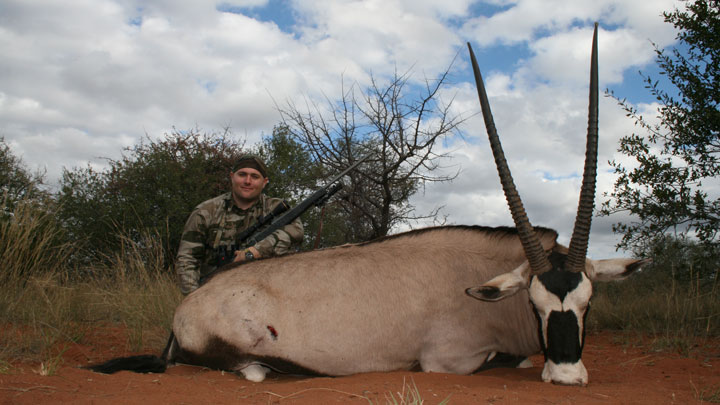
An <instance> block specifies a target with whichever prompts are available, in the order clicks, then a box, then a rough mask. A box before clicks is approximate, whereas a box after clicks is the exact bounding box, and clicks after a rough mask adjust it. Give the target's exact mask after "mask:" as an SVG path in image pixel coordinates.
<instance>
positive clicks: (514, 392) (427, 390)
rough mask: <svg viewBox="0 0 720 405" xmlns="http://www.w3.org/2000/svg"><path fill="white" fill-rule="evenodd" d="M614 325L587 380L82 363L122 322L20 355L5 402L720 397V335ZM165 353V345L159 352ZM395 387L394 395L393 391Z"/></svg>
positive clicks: (667, 400)
mask: <svg viewBox="0 0 720 405" xmlns="http://www.w3.org/2000/svg"><path fill="white" fill-rule="evenodd" d="M616 340H619V339H616V338H614V335H613V334H611V333H602V334H596V335H590V336H588V337H587V342H586V346H585V351H584V353H583V361H584V362H585V366H586V367H587V369H588V373H589V375H590V383H589V385H588V386H587V387H565V386H557V385H553V384H548V383H543V382H542V381H541V379H540V374H541V372H542V362H543V359H542V356H540V355H537V356H533V357H532V358H531V360H532V361H533V364H534V367H532V368H528V369H493V370H488V371H484V372H481V373H478V374H475V375H470V376H462V375H452V374H437V373H422V372H392V373H367V374H358V375H353V376H348V377H336V378H300V377H291V376H279V375H276V374H270V375H269V376H268V379H266V380H265V381H264V382H262V383H251V382H249V381H246V380H245V379H243V378H242V377H238V376H236V375H234V374H232V373H224V372H220V371H213V370H207V369H204V368H201V367H193V366H185V365H179V366H175V367H172V368H170V369H169V370H168V371H167V372H166V373H164V374H147V375H144V374H134V373H130V372H120V373H117V374H114V375H103V374H97V373H93V372H91V371H87V370H84V369H80V368H78V366H82V365H87V364H88V363H92V362H98V361H104V360H107V359H110V358H113V357H117V356H125V355H129V354H137V353H129V352H127V350H126V346H127V344H126V338H125V335H124V333H123V331H122V330H120V329H117V328H112V327H103V328H98V329H96V330H94V332H93V333H92V334H91V335H90V336H86V337H85V339H84V342H85V344H83V345H79V344H72V345H68V346H65V348H64V349H65V350H64V352H63V355H62V357H63V365H62V366H61V367H60V368H59V369H58V370H57V371H56V372H55V374H54V375H52V376H43V375H40V374H39V369H40V364H35V363H29V362H23V363H16V364H13V365H12V366H13V367H12V368H10V370H9V371H7V372H5V373H3V374H0V403H2V404H36V403H74V404H88V403H103V404H115V403H117V404H146V403H173V404H182V403H187V404H198V403H243V404H330V403H358V404H367V403H373V404H376V403H377V404H386V403H388V402H390V403H395V402H397V403H401V400H400V398H401V397H402V391H403V390H405V391H407V390H409V389H413V387H417V391H418V392H419V393H420V396H421V398H422V399H423V401H424V403H425V404H437V403H440V402H442V401H443V400H447V401H448V403H450V404H471V403H490V404H502V403H543V404H577V403H583V404H592V403H603V404H607V403H617V404H638V403H644V404H660V403H662V404H671V403H677V404H689V403H701V402H705V401H709V400H713V399H714V400H715V401H719V400H720V339H715V340H711V341H706V342H704V343H703V345H702V346H700V347H698V348H697V349H696V350H695V351H694V352H693V355H692V356H691V357H690V358H687V357H681V356H679V355H676V354H672V353H656V352H650V351H648V350H647V348H644V347H625V346H624V345H623V344H621V343H618V342H616ZM153 354H159V353H153ZM391 395H392V396H393V397H394V401H393V399H392V398H391Z"/></svg>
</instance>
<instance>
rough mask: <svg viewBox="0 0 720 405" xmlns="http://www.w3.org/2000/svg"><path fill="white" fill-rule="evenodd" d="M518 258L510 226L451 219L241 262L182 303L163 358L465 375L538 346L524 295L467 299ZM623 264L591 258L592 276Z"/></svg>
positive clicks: (250, 366) (314, 370) (253, 370)
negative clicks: (449, 223)
mask: <svg viewBox="0 0 720 405" xmlns="http://www.w3.org/2000/svg"><path fill="white" fill-rule="evenodd" d="M537 233H538V235H539V238H540V240H541V241H542V245H543V248H544V249H547V250H559V251H562V250H563V249H564V248H563V247H562V246H560V245H556V243H555V239H556V237H557V234H556V233H555V232H554V231H552V230H549V229H544V228H537ZM524 261H525V256H524V253H523V250H522V245H521V243H520V240H519V239H518V236H517V231H516V230H515V229H513V228H484V227H467V226H456V227H439V228H429V229H424V230H419V231H412V232H408V233H404V234H400V235H396V236H392V237H387V238H384V239H380V240H377V241H374V242H371V243H366V244H361V245H350V246H343V247H337V248H332V249H326V250H321V251H314V252H307V253H302V254H295V255H290V256H284V257H280V258H274V259H269V260H261V261H257V262H253V263H249V264H246V265H242V266H239V267H237V268H234V269H230V270H227V271H224V272H222V273H219V274H217V275H216V276H214V277H213V278H212V279H210V280H209V281H208V282H207V283H206V284H205V285H203V286H202V287H201V288H199V289H198V290H196V291H195V292H193V293H192V294H190V295H188V297H187V298H186V299H185V300H184V301H183V302H182V303H181V304H180V306H179V307H178V308H177V311H176V313H175V319H174V322H173V330H174V332H175V336H176V338H177V345H176V346H175V347H174V348H173V349H172V350H170V353H169V360H174V361H178V362H183V363H192V364H200V365H206V366H211V367H215V368H220V369H225V370H233V371H240V372H242V373H243V374H244V375H245V376H246V378H248V379H251V380H254V381H262V379H263V378H264V377H265V373H266V372H267V371H268V370H269V369H273V370H276V371H279V372H286V373H302V374H320V375H348V374H354V373H361V372H370V371H391V370H402V369H413V368H415V367H417V366H419V368H420V369H422V370H424V371H432V372H444V373H456V374H468V373H472V372H473V371H475V370H477V369H478V368H479V367H481V366H482V365H483V363H484V362H485V361H486V360H487V358H488V357H489V356H491V355H492V354H494V353H496V352H504V353H510V354H515V355H520V356H529V355H531V354H534V353H537V352H539V351H540V350H541V344H540V340H539V339H538V336H537V333H538V332H537V330H538V329H537V320H536V317H535V314H534V313H533V307H532V305H531V304H530V301H529V298H528V294H527V291H521V292H520V293H518V294H515V295H514V296H512V297H509V298H508V299H506V300H503V301H501V302H497V303H492V302H483V301H479V300H475V299H473V298H471V297H469V296H468V295H466V294H464V290H465V289H466V288H467V286H470V285H478V284H481V283H483V282H485V281H487V280H489V279H491V278H493V277H496V276H499V275H501V274H503V273H506V272H508V271H511V270H513V269H515V268H517V267H518V266H521V265H522V264H523V262H524ZM628 264H630V262H629V261H626V260H620V261H612V262H592V261H589V262H588V266H589V267H591V268H593V269H596V270H595V271H596V272H606V269H607V268H610V267H612V268H613V270H614V271H618V269H619V268H622V270H621V271H622V272H625V271H626V270H627V268H626V265H628ZM609 265H610V266H609Z"/></svg>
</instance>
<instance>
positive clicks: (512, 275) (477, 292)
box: [465, 262, 530, 302]
mask: <svg viewBox="0 0 720 405" xmlns="http://www.w3.org/2000/svg"><path fill="white" fill-rule="evenodd" d="M529 281H530V264H529V263H528V262H525V263H523V264H522V265H521V266H520V267H518V268H516V269H515V270H513V271H510V272H507V273H504V274H501V275H499V276H497V277H495V278H493V279H492V280H490V281H488V282H487V283H485V284H483V285H481V286H478V287H470V288H468V289H466V290H465V294H467V295H469V296H471V297H473V298H476V299H479V300H481V301H491V302H494V301H500V300H502V299H505V298H507V297H511V296H513V295H515V294H516V293H517V292H518V291H520V290H522V289H525V288H527V286H528V283H529Z"/></svg>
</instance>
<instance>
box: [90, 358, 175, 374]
mask: <svg viewBox="0 0 720 405" xmlns="http://www.w3.org/2000/svg"><path fill="white" fill-rule="evenodd" d="M83 368H86V369H89V370H92V371H95V372H98V373H103V374H113V373H116V372H118V371H123V370H127V371H132V372H135V373H164V372H165V370H166V369H167V361H165V359H162V358H160V357H158V356H154V355H151V354H143V355H139V356H130V357H120V358H117V359H112V360H109V361H106V362H105V363H102V364H95V365H93V366H87V367H83Z"/></svg>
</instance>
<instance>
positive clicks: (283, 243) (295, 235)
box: [254, 218, 303, 257]
mask: <svg viewBox="0 0 720 405" xmlns="http://www.w3.org/2000/svg"><path fill="white" fill-rule="evenodd" d="M302 240H303V226H302V222H301V221H300V218H296V219H295V220H294V221H293V222H291V223H289V224H287V225H285V226H284V227H282V228H280V229H278V230H277V231H275V232H273V233H272V234H271V235H270V236H268V237H267V238H265V239H263V240H261V241H260V242H258V243H256V244H255V246H254V248H255V249H257V250H258V251H259V252H260V255H262V257H270V256H279V255H283V254H285V253H287V252H288V251H289V250H290V247H292V246H293V245H299V244H300V243H302Z"/></svg>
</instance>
